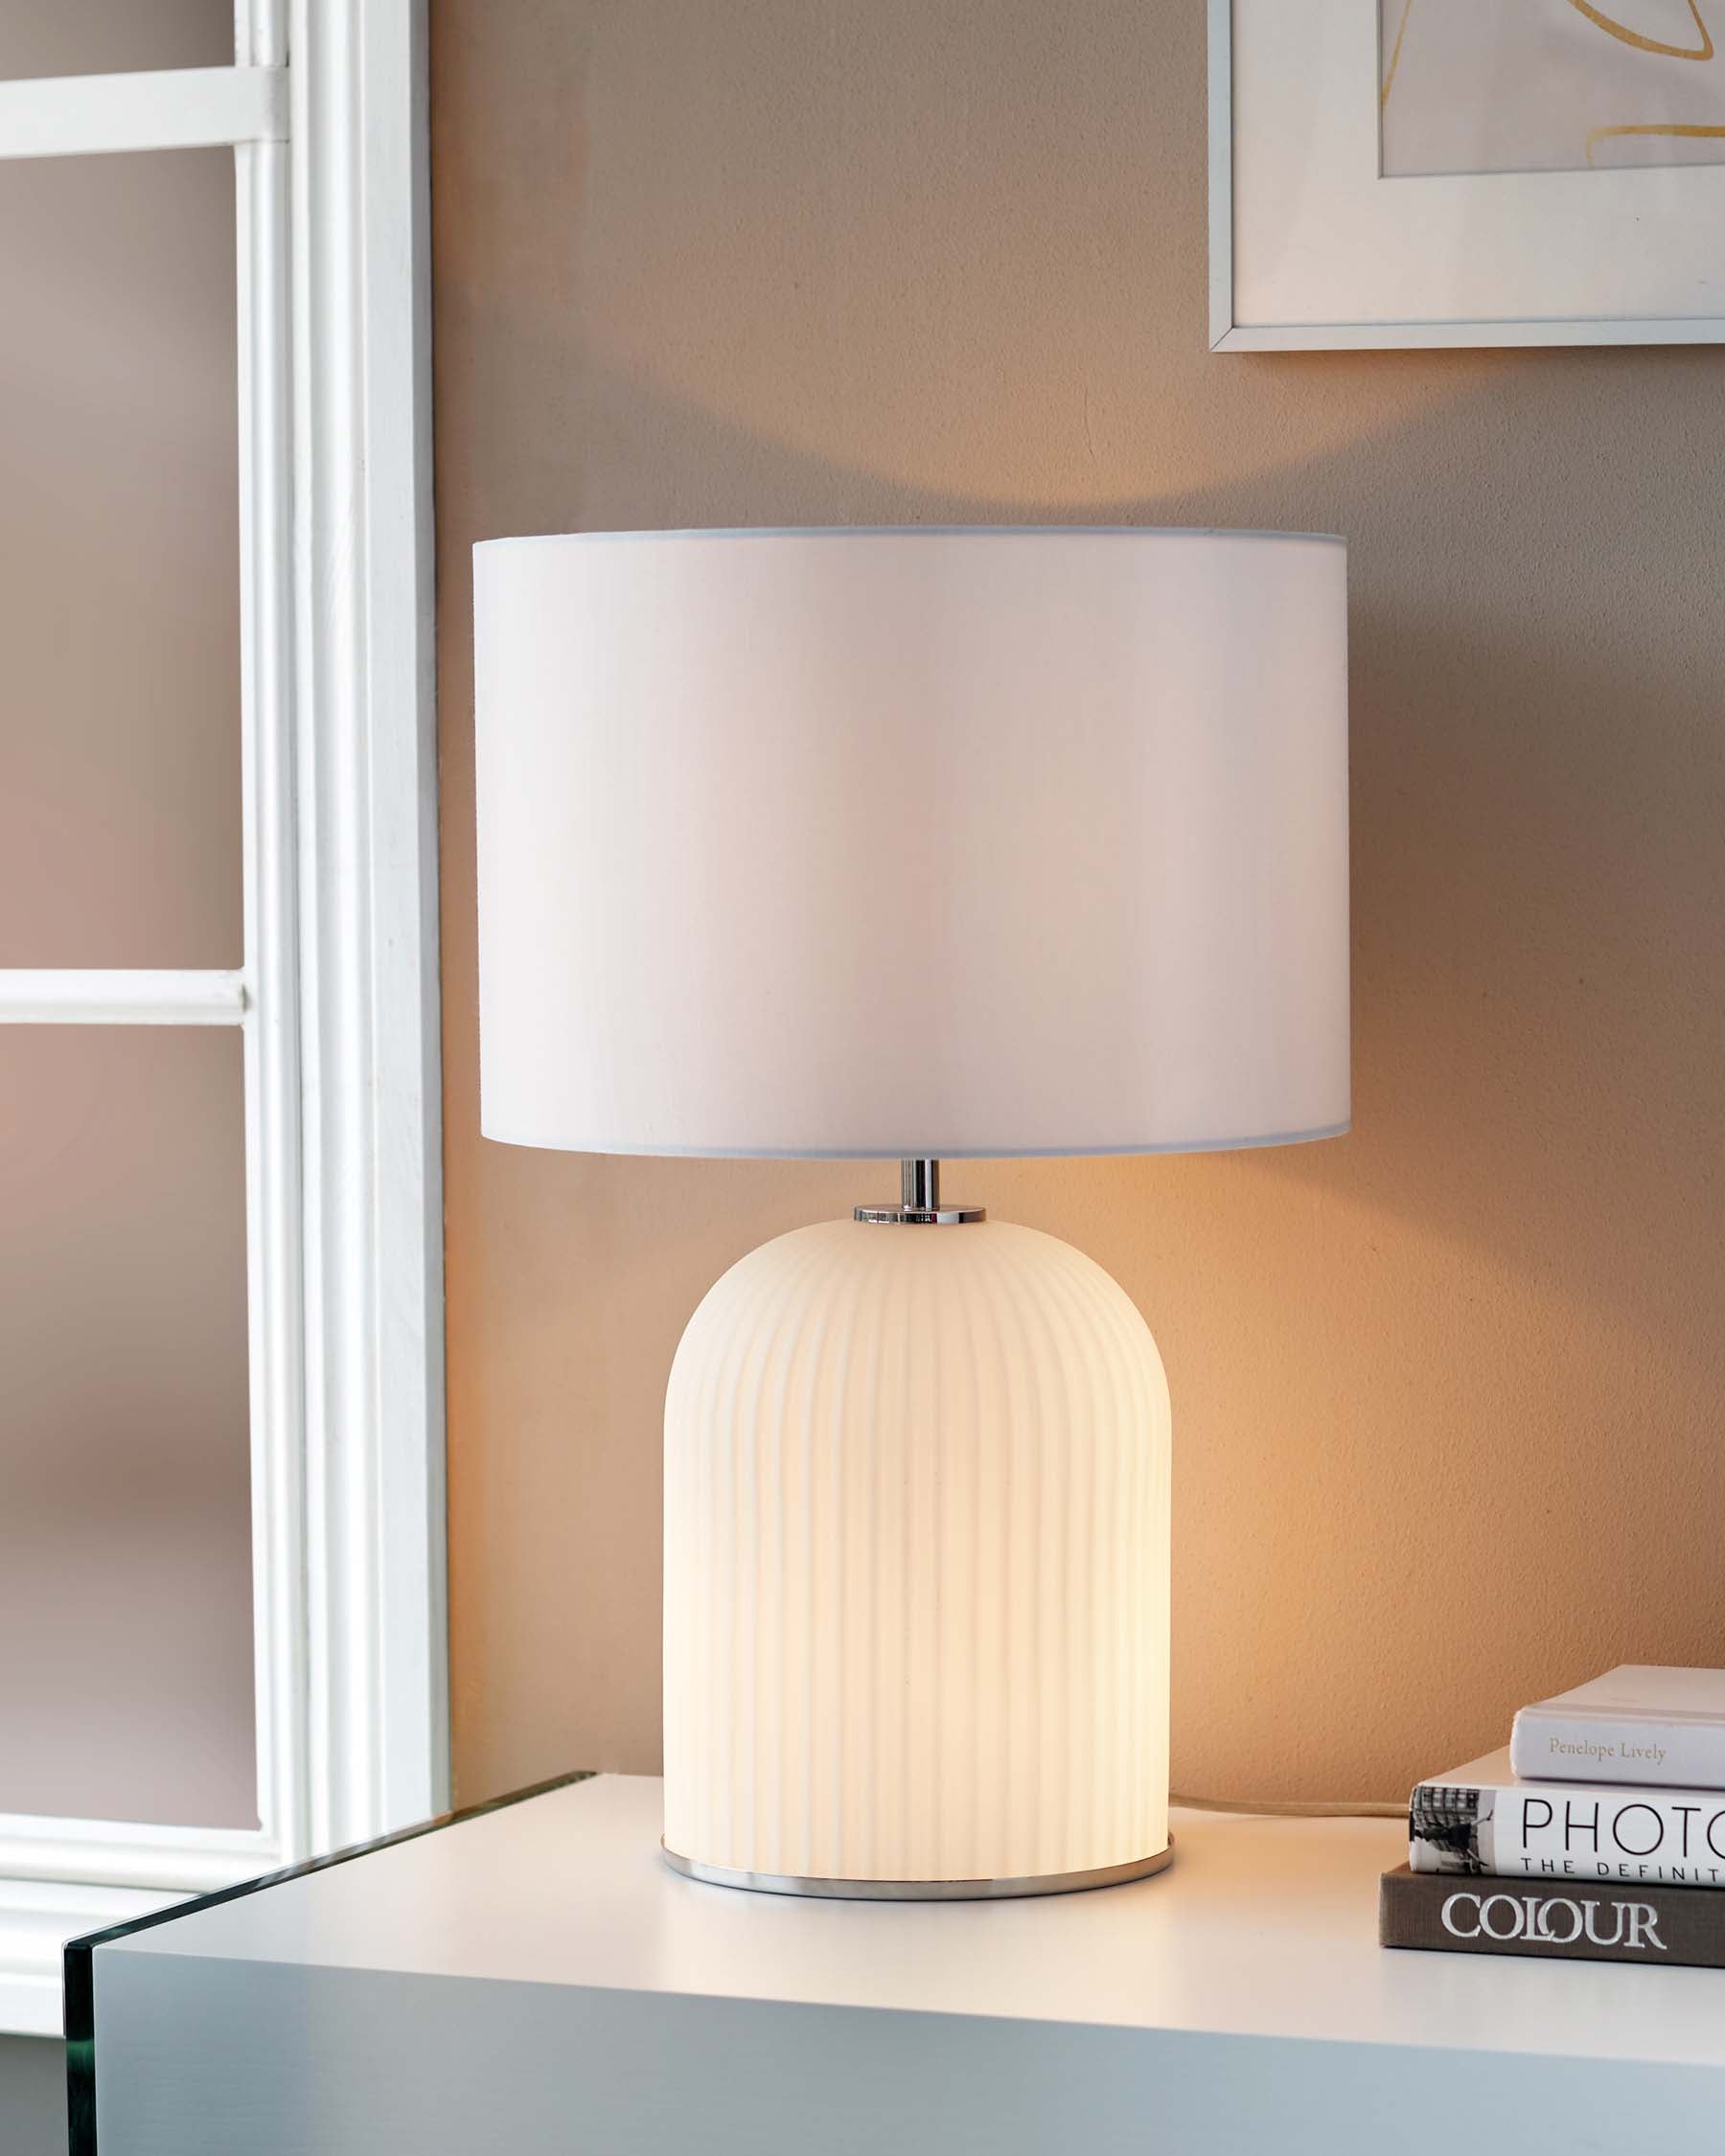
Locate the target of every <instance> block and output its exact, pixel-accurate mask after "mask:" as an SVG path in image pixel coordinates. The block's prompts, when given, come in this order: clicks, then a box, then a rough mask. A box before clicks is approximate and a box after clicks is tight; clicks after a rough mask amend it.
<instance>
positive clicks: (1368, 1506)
mask: <svg viewBox="0 0 1725 2156" xmlns="http://www.w3.org/2000/svg"><path fill="white" fill-rule="evenodd" d="M1203 13H1204V11H1203V9H1202V7H1201V6H1200V5H1199V4H1198V0H1086V4H1085V5H1082V6H1078V7H1057V6H1053V5H1049V4H1048V0H730V4H727V5H715V4H713V0H533V4H528V0H512V4H511V5H510V6H508V7H498V6H496V5H495V4H493V0H437V4H436V5H435V7H434V8H433V11H432V37H433V49H432V62H433V104H434V144H433V182H434V193H435V210H434V218H435V229H436V308H437V316H436V339H437V487H438V512H439V527H440V595H439V601H440V608H441V632H440V633H441V641H442V698H443V726H444V849H445V851H444V861H445V909H444V936H445V951H446V954H447V955H446V967H447V973H446V982H447V987H446V1011H447V1027H448V1039H447V1050H448V1053H447V1096H446V1097H447V1112H448V1149H449V1415H450V1422H449V1445H450V1463H449V1464H450V1503H451V1573H452V1598H453V1619H452V1621H453V1657H454V1682H455V1747H456V1762H457V1773H458V1778H459V1783H460V1791H461V1795H462V1796H463V1798H467V1799H472V1798H479V1797H483V1796H486V1795H488V1794H490V1793H492V1792H494V1791H495V1790H499V1789H502V1788H504V1787H506V1786H508V1785H511V1784H515V1783H519V1782H523V1781H526V1780H528V1779H531V1778H534V1777H537V1776H541V1775H545V1774H548V1773H551V1772H554V1771H556V1770H557V1769H559V1768H562V1767H563V1766H566V1765H574V1764H587V1765H604V1766H627V1767H636V1768H649V1767H652V1766H653V1765H655V1760H656V1752H657V1727H656V1724H657V1709H658V1699H657V1687H658V1680H657V1654H658V1622H657V1594H658V1554H657V1533H658V1505H659V1467H658V1451H657V1447H658V1428H657V1424H658V1413H659V1403H660V1396H661V1391H662V1388H663V1384H664V1378H665V1373H666V1369H667V1366H668V1364H669V1361H670V1357H671V1353H672V1350H673V1347H674V1345H675V1343H676V1341H677V1337H678V1332H679V1330H680V1328H681V1325H682V1323H683V1321H684V1319H685V1318H686V1316H687V1314H688V1312H689V1310H690V1308H691V1307H692V1306H693V1304H694V1303H695V1301H696V1300H697V1299H698V1298H699V1296H701V1293H702V1291H703V1290H704V1289H705V1287H706V1286H707V1284H708V1283H709V1282H710V1280H711V1279H712V1278H713V1277H714V1275H715V1274H716V1273H719V1272H720V1271H721V1270H722V1269H723V1268H724V1266H725V1265H726V1264H728V1263H729V1262H730V1261H731V1260H732V1259H734V1258H735V1257H737V1256H738V1255H740V1254H741V1252H743V1251H744V1250H747V1249H748V1248H749V1247H750V1246H751V1245H752V1244H754V1243H756V1242H759V1241H760V1240H761V1239H762V1238H763V1237H765V1236H768V1235H770V1234H773V1233H775V1232H778V1231H779V1230H782V1229H784V1228H788V1227H793V1226H794V1225H796V1224H797V1223H799V1222H802V1221H805V1220H808V1219H811V1218H816V1217H819V1216H821V1215H823V1214H830V1213H834V1212H837V1211H839V1210H840V1209H842V1208H843V1207H845V1206H847V1205H848V1204H850V1203H851V1202H852V1200H853V1199H854V1198H856V1197H858V1196H860V1195H866V1194H868V1193H870V1192H874V1191H876V1190H884V1189H885V1178H884V1177H883V1175H882V1172H881V1170H880V1169H879V1168H878V1167H870V1166H866V1165H858V1166H855V1167H843V1166H839V1167H808V1166H791V1165H783V1166H779V1165H769V1166H761V1165H748V1164H742V1163H736V1164H732V1163H710V1164H708V1163H686V1162H685V1163H674V1162H668V1161H661V1162H655V1161H643V1160H609V1159H594V1158H577V1157H573V1156H556V1155H549V1154H541V1153H528V1152H517V1151H515V1150H512V1149H510V1148H506V1147H502V1146H494V1145H489V1144H485V1143H482V1142H481V1140H480V1139H479V1136H478V1103H477V1092H476V1055H475V1037H474V986H473V922H472V913H473V862H472V828H471V825H472V675H471V664H470V633H469V629H470V604H469V562H468V549H469V546H470V544H471V542H472V540H473V539H480V538H486V537H490V536H492V535H494V534H498V533H509V532H539V531H557V530H565V529H570V528H575V527H581V526H586V527H597V528H603V527H606V526H614V525H661V524H733V523H734V524H755V523H798V522H822V523H853V522H856V523H867V522H908V521H921V520H946V521H977V522H986V521H990V520H996V519H1006V520H1013V521H1025V520H1038V519H1047V520H1056V521H1058V520H1084V521H1104V520H1108V521H1113V520H1119V521H1123V522H1134V523H1140V522H1141V523H1186V522H1202V523H1210V522H1215V523H1221V524H1255V525H1296V526H1301V527H1313V526H1316V527H1318V528H1321V529H1327V530H1332V531H1339V532H1345V533H1346V534H1347V535H1348V536H1349V538H1350V539H1351V540H1352V542H1353V572H1352V573H1353V615H1352V639H1353V643H1352V650H1353V678H1354V690H1353V742H1354V816H1355V824H1354V876H1355V884H1354V889H1355V959H1356V974H1355V1002H1354V1024H1355V1074H1356V1128H1355V1131H1354V1134H1353V1135H1352V1136H1350V1137H1348V1138H1345V1139H1344V1140H1341V1141H1339V1142H1335V1143H1331V1144H1327V1145H1322V1146H1315V1147H1310V1148H1303V1149H1297V1150H1292V1151H1288V1152H1271V1153H1256V1154H1247V1155H1240V1156H1236V1157H1231V1158H1230V1157H1227V1156H1219V1157H1209V1158H1190V1159H1175V1160H1166V1159H1150V1160H1141V1161H1126V1162H1120V1161H1107V1162H1102V1161H1098V1162H1085V1163H1079V1164H1077V1165H1075V1166H1070V1167H1062V1166H1059V1165H1056V1164H1048V1163H1036V1164H1023V1165H1013V1164H995V1163H989V1162H984V1163H981V1164H979V1165H977V1166H974V1167H971V1168H967V1169H966V1170H965V1171H964V1173H963V1177H962V1181H963V1183H964V1186H965V1187H964V1191H963V1195H964V1196H966V1197H971V1196H974V1197H976V1198H977V1199H978V1200H980V1201H982V1202H984V1203H986V1204H988V1205H990V1206H991V1207H993V1208H996V1209H997V1210H998V1211H999V1212H1000V1214H1002V1215H1004V1216H1006V1217H1008V1218H1012V1219H1018V1220H1023V1221H1027V1222H1029V1223H1031V1224H1032V1225H1034V1226H1036V1227H1044V1228H1048V1229H1051V1230H1053V1231H1054V1232H1056V1233H1058V1234H1061V1235H1064V1236H1066V1237H1068V1238H1069V1239H1070V1240H1071V1241H1073V1242H1075V1243H1078V1244H1080V1245H1081V1246H1082V1247H1083V1248H1084V1249H1085V1250H1089V1251H1091V1252H1092V1254H1093V1255H1094V1256H1095V1257H1096V1258H1097V1259H1099V1260H1100V1261H1101V1263H1102V1264H1104V1265H1106V1266H1107V1267H1109V1268H1110V1269H1111V1271H1113V1272H1114V1273H1115V1274H1116V1275H1117V1276H1118V1277H1119V1279H1120V1280H1121V1281H1122V1282H1123V1283H1124V1284H1125V1286H1126V1287H1127V1289H1128V1290H1129V1291H1130V1293H1131V1294H1132V1295H1133V1296H1135V1297H1136V1299H1137V1300H1138V1303H1139V1305H1140V1306H1141V1308H1142V1309H1143V1311H1144V1313H1145V1315H1146V1316H1147V1318H1148V1319H1149V1320H1150V1323H1151V1325H1152V1327H1153V1328H1154V1330H1155V1332H1156V1334H1157V1337H1158V1339H1159V1340H1160V1342H1161V1346H1162V1350H1163V1354H1164V1357H1165V1359H1166V1362H1167V1365H1168V1373H1169V1378H1170V1382H1171V1384H1172V1387H1173V1391H1174V1401H1175V1443H1176V1469H1175V1478H1176V1505H1177V1514H1176V1523H1175V1547H1176V1566H1175V1624H1176V1636H1175V1709H1174V1764H1175V1778H1176V1781H1177V1783H1179V1784H1180V1785H1182V1786H1184V1787H1185V1788H1187V1789H1209V1790H1213V1791H1220V1792H1228V1793H1238V1792H1251V1793H1256V1794H1263V1795H1271V1794H1274V1795H1300V1794H1303V1795H1320V1794H1322V1795H1337V1796H1348V1795H1378V1796H1383V1795H1394V1794H1398V1793H1399V1792H1400V1791H1402V1790H1403V1789H1404V1788H1405V1787H1406V1785H1407V1783H1408V1782H1409V1780H1410V1779H1411V1778H1413V1777H1414V1776H1415V1774H1416V1773H1418V1772H1421V1771H1426V1770H1432V1769H1437V1768H1439V1767H1441V1766H1444V1765H1446V1764H1450V1763H1453V1762H1454V1761H1456V1760H1458V1759H1460V1758H1461V1757H1464V1756H1466V1755H1469V1754H1470V1753H1472V1752H1475V1751H1479V1750H1482V1749H1484V1748H1485V1747H1486V1746H1488V1745H1491V1744H1494V1743H1497V1742H1499V1741H1500V1740H1501V1739H1502V1737H1503V1735H1504V1733H1505V1731H1506V1725H1507V1716H1508V1714H1509V1711H1510V1709H1512V1708H1513V1707H1514V1706H1515V1705H1516V1704H1517V1703H1518V1702H1519V1701H1521V1700H1523V1699H1525V1698H1528V1697H1530V1696H1533V1695H1535V1694H1537V1693H1540V1692H1542V1691H1545V1690H1547V1689H1550V1688H1551V1687H1553V1686H1557V1685H1560V1684H1567V1683H1571V1682H1574V1681H1576V1680H1577V1679H1579V1678H1581V1677H1584V1676H1586V1675H1588V1674H1590V1673H1591V1672H1593V1671H1595V1670H1597V1669H1599V1668H1600V1667H1602V1666H1604V1665H1605V1664H1607V1663H1612V1662H1615V1661H1618V1660H1623V1659H1636V1660H1647V1661H1658V1660H1662V1659H1663V1660H1671V1661H1693V1662H1710V1663H1717V1662H1720V1661H1725V1555H1722V1551H1725V1478H1722V1477H1721V1476H1720V1474H1719V1472H1718V1467H1717V1461H1718V1456H1719V1446H1720V1422H1721V1417H1720V1404H1721V1399H1722V1397H1725V1388H1722V1385H1721V1379H1722V1378H1725V1344H1722V1339H1721V1335H1722V1332H1725V1327H1722V1326H1721V1321H1720V1320H1721V1316H1722V1313H1725V1247H1722V1243H1721V1231H1720V1217H1721V1202H1722V1199H1725V1176H1722V1173H1721V1154H1722V1149H1721V1130H1722V1127H1725V1075H1722V1071H1721V1049H1722V1048H1725V867H1722V864H1725V713H1722V712H1721V688H1722V685H1725V620H1722V617H1721V609H1720V606H1719V600H1718V576H1719V562H1718V554H1719V545H1720V539H1721V537H1722V530H1721V522H1722V514H1721V507H1720V502H1721V493H1720V486H1719V473H1720V470H1721V455H1722V452H1725V395H1722V394H1721V393H1722V391H1725V365H1722V362H1721V358H1720V356H1719V355H1718V354H1717V353H1716V352H1708V351H1694V352H1684V351H1666V352H1644V353H1636V352H1628V351H1593V352H1575V353H1549V352H1525V353H1496V354H1487V353H1455V354H1447V355H1415V354H1408V355H1395V354H1392V355H1384V356H1357V357H1356V356H1343V355H1313V356H1269V357H1241V356H1230V357H1227V358H1215V357H1211V356H1208V355H1207V352H1206V350H1205V274H1206V242H1205V198H1204V176H1203V175H1204V157H1205V144H1204V74H1203V22H1202V18H1203Z"/></svg>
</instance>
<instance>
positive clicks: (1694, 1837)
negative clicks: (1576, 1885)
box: [1408, 1745, 1725, 1887]
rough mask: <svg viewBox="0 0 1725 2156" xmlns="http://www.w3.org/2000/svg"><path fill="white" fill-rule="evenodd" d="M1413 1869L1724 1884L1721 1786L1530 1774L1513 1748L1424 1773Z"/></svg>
mask: <svg viewBox="0 0 1725 2156" xmlns="http://www.w3.org/2000/svg"><path fill="white" fill-rule="evenodd" d="M1408 1863H1409V1866H1410V1868H1411V1869H1413V1870H1415V1871H1459V1872H1484V1873H1486V1874H1488V1875H1491V1876H1494V1877H1497V1878H1506V1879H1615V1880H1620V1881H1624V1880H1626V1881H1629V1882H1630V1883H1634V1882H1637V1881H1644V1882H1647V1883H1651V1882H1653V1881H1655V1880H1661V1879H1663V1880H1666V1881H1668V1883H1669V1884H1670V1885H1672V1886H1680V1887H1725V1789H1626V1788H1625V1787H1624V1786H1623V1784H1622V1782H1606V1781H1603V1780H1601V1781H1599V1782H1593V1783H1588V1782H1576V1781H1530V1780H1526V1779H1524V1778H1522V1777H1520V1776H1518V1775H1517V1774H1516V1772H1515V1770H1514V1769H1513V1768H1512V1767H1511V1766H1510V1764H1509V1749H1508V1747H1507V1745H1506V1746H1505V1748H1504V1749H1503V1751H1501V1752H1491V1753H1487V1754H1486V1755H1485V1757H1484V1759H1470V1760H1469V1761H1468V1763H1467V1765H1466V1766H1464V1767H1456V1768H1454V1769H1452V1771H1451V1772H1450V1773H1449V1774H1447V1775H1436V1776H1434V1777H1433V1778H1431V1779H1430V1780H1428V1781H1422V1782H1421V1783H1420V1784H1419V1785H1418V1787H1417V1788H1416V1789H1415V1792H1414V1794H1413V1796H1412V1797H1410V1798H1409V1800H1408Z"/></svg>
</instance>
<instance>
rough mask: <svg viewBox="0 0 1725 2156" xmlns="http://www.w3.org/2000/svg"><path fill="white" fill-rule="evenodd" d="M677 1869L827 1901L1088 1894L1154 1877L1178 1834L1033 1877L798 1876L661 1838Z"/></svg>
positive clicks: (715, 1883)
mask: <svg viewBox="0 0 1725 2156" xmlns="http://www.w3.org/2000/svg"><path fill="white" fill-rule="evenodd" d="M659 1848H660V1850H661V1851H662V1852H663V1854H664V1859H665V1862H666V1863H667V1864H668V1865H669V1866H670V1867H671V1869H672V1870H673V1871H680V1872H681V1873H682V1875H683V1877H684V1878H685V1879H699V1880H701V1882H702V1883H703V1884H704V1885H706V1886H709V1887H747V1889H748V1890H749V1892H752V1893H757V1894H807V1895H809V1896H811V1897H812V1898H815V1899H818V1900H823V1901H1012V1900H1016V1899H1017V1898H1018V1897H1019V1896H1020V1895H1023V1894H1077V1893H1086V1892H1089V1891H1090V1890H1091V1889H1092V1887H1123V1886H1125V1885H1126V1883H1127V1881H1128V1880H1131V1879H1150V1878H1154V1876H1155V1875H1156V1873H1157V1872H1159V1871H1165V1870H1166V1869H1168V1867H1169V1865H1171V1864H1172V1863H1173V1861H1174V1839H1173V1836H1172V1835H1170V1836H1169V1838H1168V1846H1167V1847H1166V1848H1165V1849H1159V1850H1158V1851H1157V1852H1156V1854H1155V1855H1154V1856H1147V1857H1137V1858H1135V1859H1134V1860H1133V1861H1132V1862H1131V1863H1130V1864H1111V1865H1107V1866H1105V1867H1104V1868H1103V1869H1101V1870H1100V1871H1050V1872H1046V1873H1045V1874H1044V1875H1043V1876H1042V1877H1040V1878H1030V1879H798V1878H793V1877H791V1876H789V1875H788V1874H786V1873H784V1872H782V1871H733V1870H732V1869H730V1868H729V1866H728V1865H723V1864H699V1863H697V1862H696V1860H695V1859H694V1858H693V1857H686V1856H678V1853H677V1851H676V1850H675V1849H673V1848H670V1847H668V1846H666V1844H665V1843H664V1842H662V1841H661V1842H660V1844H659Z"/></svg>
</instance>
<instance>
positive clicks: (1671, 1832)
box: [1378, 1663, 1725, 1968]
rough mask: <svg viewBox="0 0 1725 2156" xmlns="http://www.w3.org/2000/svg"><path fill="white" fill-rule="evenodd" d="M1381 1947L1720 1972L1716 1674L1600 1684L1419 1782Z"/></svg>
mask: <svg viewBox="0 0 1725 2156" xmlns="http://www.w3.org/2000/svg"><path fill="white" fill-rule="evenodd" d="M1378 1937H1379V1938H1380V1939H1381V1940H1382V1942H1383V1943H1384V1945H1386V1946H1416V1947H1437V1948H1439V1949H1441V1950H1443V1951H1445V1952H1449V1953H1461V1954H1531V1955H1544V1956H1552V1957H1556V1958H1558V1959H1563V1960H1580V1961H1639V1962H1643V1963H1646V1962H1656V1963H1665V1964H1669V1963H1674V1962H1689V1963H1693V1964H1698V1965H1700V1966H1702V1967H1706V1968H1725V1670H1720V1669H1659V1668H1650V1667H1646V1666H1644V1665H1642V1664H1639V1663H1636V1664H1627V1665H1625V1666H1624V1667H1622V1668H1621V1669H1613V1670H1609V1671H1608V1672H1607V1673H1606V1674H1605V1675H1604V1676H1603V1677H1596V1678H1595V1679H1594V1681H1593V1683H1592V1684H1590V1685H1579V1686H1576V1689H1575V1690H1574V1691H1572V1692H1559V1693H1558V1694H1557V1696H1556V1697H1555V1698H1554V1699H1546V1700H1541V1701H1539V1702H1538V1703H1537V1704H1536V1705H1535V1706H1532V1707H1524V1708H1523V1709H1522V1710H1521V1712H1520V1713H1519V1714H1517V1715H1516V1717H1515V1723H1514V1727H1513V1730H1512V1732H1511V1733H1510V1738H1509V1742H1508V1744H1507V1746H1506V1747H1505V1749H1504V1750H1503V1751H1501V1752H1493V1753H1490V1754H1488V1755H1486V1757H1484V1759H1475V1760H1473V1761H1471V1762H1470V1763H1469V1764H1468V1765H1467V1766H1465V1767H1457V1768H1456V1769H1455V1770H1454V1771H1453V1772H1452V1773H1450V1774H1447V1775H1440V1776H1438V1777H1437V1778H1434V1779H1433V1780H1430V1781H1422V1782H1421V1783H1420V1784H1419V1785H1418V1787H1417V1788H1416V1789H1415V1792H1414V1794H1413V1796H1412V1798H1411V1799H1410V1800H1409V1803H1408V1862H1407V1863H1406V1864H1405V1865H1403V1866H1401V1867H1399V1868H1398V1869H1396V1870H1394V1871H1388V1872H1386V1873H1385V1874H1384V1878H1383V1883H1382V1886H1381V1888H1380V1891H1379V1898H1378Z"/></svg>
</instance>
